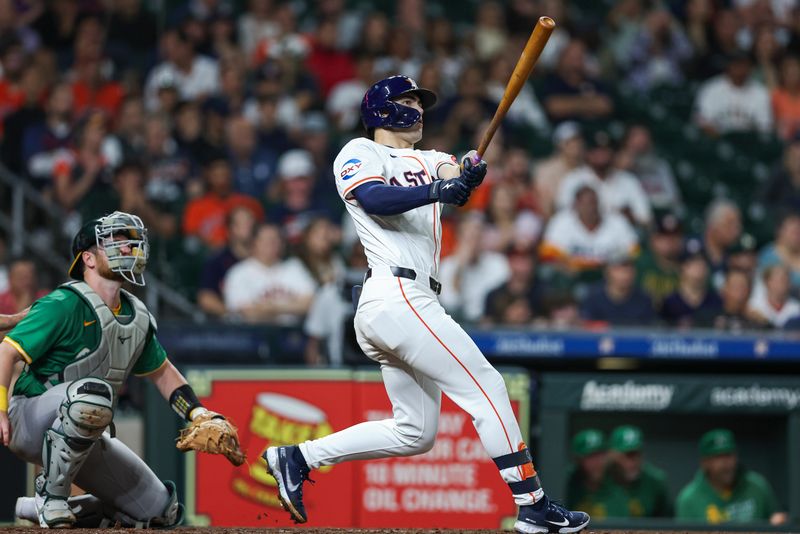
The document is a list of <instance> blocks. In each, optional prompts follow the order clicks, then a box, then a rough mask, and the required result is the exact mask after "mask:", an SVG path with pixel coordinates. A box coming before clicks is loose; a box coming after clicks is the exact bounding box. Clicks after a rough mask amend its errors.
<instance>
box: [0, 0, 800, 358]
mask: <svg viewBox="0 0 800 534" xmlns="http://www.w3.org/2000/svg"><path fill="white" fill-rule="evenodd" d="M543 14H547V15H549V16H551V17H553V18H554V19H555V20H556V22H557V24H558V25H557V28H556V30H555V32H554V34H553V36H552V38H551V40H550V42H549V44H548V45H547V48H546V49H545V51H544V54H543V56H542V58H541V60H540V62H539V64H538V65H537V67H536V69H535V73H534V77H533V79H532V80H531V81H530V83H528V84H527V85H526V86H525V87H524V89H523V91H522V92H521V94H520V96H519V97H518V98H517V100H516V101H515V103H514V105H513V106H512V107H511V110H510V112H509V114H508V117H507V120H506V121H505V124H504V125H503V128H502V129H501V130H500V131H499V132H498V135H497V136H496V137H495V139H494V141H493V144H492V145H491V147H490V150H489V151H488V152H487V154H486V155H485V156H484V159H485V160H486V161H487V162H488V169H489V171H488V176H487V179H486V180H485V182H484V184H483V185H482V186H481V188H480V189H479V190H478V191H476V193H475V194H473V196H472V198H471V200H470V202H469V203H468V204H467V205H466V206H465V207H464V208H461V209H454V210H450V211H446V212H445V214H444V236H443V244H442V262H441V269H440V272H439V278H440V281H441V282H442V284H443V292H442V295H441V302H442V304H443V305H444V306H445V307H446V308H447V310H448V311H449V312H450V313H451V314H452V315H453V316H455V317H457V318H460V319H463V320H467V321H473V322H478V323H482V324H485V325H496V324H504V325H513V326H520V327H530V326H547V327H564V328H568V327H573V326H576V325H588V326H589V327H596V328H605V327H607V326H609V325H611V326H649V325H667V326H674V327H681V328H688V327H705V328H717V329H721V330H726V331H741V330H746V329H752V328H795V327H797V326H798V322H800V302H799V301H798V300H797V297H798V292H799V291H800V2H798V0H662V1H658V0H616V1H612V0H603V1H601V0H585V1H579V0H573V1H567V0H563V1H562V0H509V1H505V2H478V1H463V2H456V1H448V0H440V1H436V2H433V1H424V0H404V1H402V2H368V1H356V0H347V1H346V0H295V1H283V0H238V1H234V0H180V1H179V0H172V1H166V2H155V1H147V0H114V1H111V0H106V1H102V0H60V1H53V2H47V1H44V0H0V119H2V122H1V123H0V124H1V125H2V126H0V136H2V137H0V139H1V140H2V141H1V144H0V155H2V161H3V164H4V165H5V166H6V167H7V168H8V169H10V170H11V171H12V172H13V173H15V174H16V175H18V176H21V177H23V178H24V179H25V180H26V181H27V182H28V183H29V184H30V185H31V186H33V187H34V188H35V189H36V190H38V191H39V192H40V193H41V194H42V195H43V196H44V198H45V199H46V200H47V202H49V203H51V205H53V206H56V207H57V208H58V209H60V210H62V211H63V213H65V214H66V218H65V219H64V223H63V225H62V226H61V227H60V228H59V229H57V230H55V231H54V230H53V229H50V228H45V227H43V226H42V225H41V224H40V223H41V221H38V220H36V218H35V217H32V218H29V219H31V220H28V221H26V223H27V224H28V226H29V230H30V231H31V234H32V235H33V236H34V238H35V239H37V241H38V242H42V243H45V244H46V243H48V242H50V243H52V244H53V245H52V246H53V247H56V246H57V245H58V244H59V243H63V242H64V237H63V236H58V235H57V233H58V231H63V232H64V233H66V234H68V235H69V234H71V233H72V232H74V231H75V230H76V229H77V228H78V227H79V224H80V221H82V220H86V219H88V218H92V217H96V216H100V215H103V214H105V213H109V212H112V211H114V210H117V209H120V210H123V211H128V212H132V213H135V214H137V215H139V216H141V217H142V219H143V220H144V221H145V223H146V224H147V226H148V227H149V229H150V237H151V242H152V250H151V259H150V264H149V270H150V272H152V273H153V274H154V275H155V276H158V277H159V279H161V280H162V281H164V282H166V283H167V284H168V285H169V286H170V287H172V288H174V289H176V290H177V291H179V292H182V293H183V294H185V295H186V296H187V297H188V298H190V299H191V300H193V301H195V302H196V303H197V306H198V307H199V308H200V309H201V310H202V311H203V312H205V313H206V314H207V315H209V316H211V317H214V318H218V319H221V320H226V321H243V322H272V323H279V324H296V325H300V324H305V328H306V331H307V333H308V334H309V335H310V336H311V338H312V344H311V346H312V347H313V348H312V349H310V350H311V351H312V353H313V354H310V355H309V358H310V360H312V361H318V360H319V359H321V358H324V357H325V354H327V357H328V358H329V359H330V358H332V356H331V354H330V351H331V350H333V349H332V347H333V346H334V345H335V343H332V342H330V341H331V339H332V337H333V338H334V339H335V338H336V337H337V336H339V337H340V336H341V335H342V324H343V321H346V319H347V315H348V313H352V311H351V310H349V304H348V302H347V301H348V295H349V289H348V285H349V284H351V283H352V282H353V281H357V280H358V278H359V276H360V274H361V273H363V272H364V270H365V269H366V265H365V259H364V255H363V251H362V250H361V249H360V245H359V244H358V240H357V238H356V236H355V233H354V230H353V228H352V225H351V223H350V222H349V220H348V219H347V217H345V216H344V210H343V204H342V202H341V200H340V199H339V198H338V196H337V194H336V190H335V187H334V184H333V179H332V175H331V173H332V171H331V164H332V161H333V157H334V156H335V154H336V153H337V151H338V149H339V148H340V147H341V146H342V145H343V144H344V143H346V142H347V141H348V140H350V139H352V138H353V137H357V136H360V135H364V133H363V130H362V128H361V125H360V117H359V107H360V103H361V98H362V96H363V94H364V92H365V91H366V89H367V88H368V87H369V85H370V84H371V83H372V82H374V81H376V80H378V79H380V78H383V77H385V76H387V75H391V74H396V73H403V74H406V75H409V76H411V77H413V78H415V79H416V80H417V82H418V83H419V85H420V86H423V87H427V88H430V89H432V90H434V91H436V92H437V93H438V94H439V102H440V104H439V105H438V106H437V107H435V108H434V109H432V110H430V111H429V112H427V113H426V116H425V133H424V137H423V143H422V144H421V145H420V146H418V148H424V149H426V148H435V149H437V150H440V151H443V152H449V153H453V154H456V155H457V156H460V155H461V154H463V153H464V152H466V151H467V150H469V149H470V148H474V147H475V145H476V144H477V140H478V138H479V136H480V134H481V133H482V131H483V128H484V127H485V125H486V124H487V122H488V120H489V119H490V118H491V116H492V114H493V112H494V110H495V108H496V105H497V103H498V102H499V100H500V98H501V97H502V94H503V90H504V87H505V84H506V81H507V80H508V78H509V75H510V73H511V70H512V69H513V66H514V64H515V61H516V58H517V57H519V54H520V51H521V50H522V47H523V46H524V43H525V42H526V40H527V38H528V35H529V33H530V30H531V28H533V26H534V23H535V21H536V20H537V18H538V17H539V16H540V15H543ZM659 94H660V95H665V97H664V98H663V99H659V98H658V97H657V96H656V95H659ZM675 95H681V96H680V97H679V98H678V97H676V96H675ZM636 102H639V103H641V105H642V106H643V108H642V109H644V110H645V111H646V112H647V113H639V112H631V109H633V108H631V106H632V105H634V104H635V103H636ZM667 102H672V104H673V105H674V107H673V108H665V107H664V105H662V104H663V103H667ZM636 109H638V108H636ZM665 109H666V112H665V111H664V110H665ZM673 109H675V110H678V109H686V110H688V111H687V115H686V118H685V120H683V119H682V118H679V117H678V116H677V115H674V114H672V111H671V110H673ZM651 112H652V113H651ZM648 113H649V114H648ZM659 113H661V115H659ZM676 113H677V112H676ZM676 120H677V125H678V131H677V135H676V136H673V137H677V139H676V140H675V143H678V144H677V145H675V144H673V145H670V146H667V145H668V144H667V143H666V142H661V140H662V139H665V135H666V134H664V133H663V131H664V128H666V127H667V126H669V125H670V124H672V123H674V122H675V121H676ZM737 136H738V139H740V140H741V139H744V146H745V148H748V147H752V146H755V144H756V140H758V143H757V144H758V146H765V147H771V148H772V149H773V151H772V152H770V156H769V157H761V156H754V158H753V159H736V158H739V157H740V156H742V157H744V156H743V155H742V154H744V153H745V152H746V150H744V149H743V150H742V152H741V153H739V151H738V149H737V148H736V145H731V144H730V143H731V142H732V141H731V140H732V139H733V140H736V139H737ZM680 143H683V144H680ZM676 146H677V147H678V148H677V149H676V148H675V147H676ZM670 147H671V148H670ZM698 147H707V148H706V149H704V150H697V152H696V153H694V154H689V152H690V151H691V150H693V149H695V150H696V149H697V148H698ZM731 147H733V148H731ZM720 158H727V159H725V161H729V162H732V164H733V166H731V167H730V168H726V169H725V170H722V167H720V166H719V165H718V162H719V161H723V159H720ZM759 168H760V169H762V172H758V170H759ZM703 169H705V170H703ZM763 169H766V170H765V171H764V170H763ZM701 171H702V172H704V173H705V174H703V175H700V174H698V173H700V172H701ZM709 177H710V183H709V184H707V185H708V187H705V186H703V184H704V183H705V182H704V180H706V181H708V179H709ZM734 178H736V180H738V181H737V182H731V181H730V180H733V179H734ZM703 187H705V189H703ZM7 192H8V191H7V190H2V189H0V204H2V205H3V208H4V209H6V208H7V207H8V206H9V205H10V201H9V200H8V198H9V195H8V194H6V193H7ZM3 197H5V198H3ZM755 208H758V209H755ZM756 223H758V224H756ZM6 238H7V236H6ZM48 240H49V241H48ZM3 245H4V243H3V239H2V236H0V255H4V256H5V266H4V267H3V268H2V269H0V312H10V311H15V310H16V309H18V308H20V307H24V306H27V305H28V304H29V303H30V302H31V301H32V299H34V298H36V296H37V295H38V294H39V291H40V289H41V287H39V283H38V282H37V280H36V272H35V266H34V264H33V263H32V261H31V258H30V257H25V258H16V257H8V256H9V255H8V254H3V251H4V249H5V247H4V246H3ZM65 269H66V267H65ZM326 343H328V345H330V347H328V348H326ZM340 356H341V355H339V357H340Z"/></svg>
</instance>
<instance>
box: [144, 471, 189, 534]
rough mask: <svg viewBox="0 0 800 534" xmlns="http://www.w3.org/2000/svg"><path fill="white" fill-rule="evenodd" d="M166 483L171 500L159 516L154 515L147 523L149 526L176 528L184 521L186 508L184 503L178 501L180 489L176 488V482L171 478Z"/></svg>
mask: <svg viewBox="0 0 800 534" xmlns="http://www.w3.org/2000/svg"><path fill="white" fill-rule="evenodd" d="M164 485H165V486H166V487H167V492H168V493H169V502H168V503H167V506H166V507H165V508H164V512H163V513H162V514H161V515H160V516H159V517H154V518H152V519H151V520H150V521H149V524H148V525H147V526H148V527H149V528H175V527H177V526H178V525H180V524H181V523H183V516H184V509H183V505H182V504H181V503H179V502H178V491H177V489H176V488H175V483H174V482H173V481H171V480H165V481H164Z"/></svg>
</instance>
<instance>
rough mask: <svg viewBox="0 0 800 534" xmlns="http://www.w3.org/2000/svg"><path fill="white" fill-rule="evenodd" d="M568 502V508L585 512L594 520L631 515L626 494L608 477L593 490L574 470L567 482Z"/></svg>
mask: <svg viewBox="0 0 800 534" xmlns="http://www.w3.org/2000/svg"><path fill="white" fill-rule="evenodd" d="M566 501H567V502H566V504H567V508H569V509H570V510H581V511H584V512H586V513H587V514H589V515H590V516H591V517H592V518H593V519H605V518H606V517H628V515H629V513H628V499H627V497H626V495H625V492H624V491H623V489H622V488H621V487H620V486H619V485H617V483H616V482H614V481H613V480H611V478H610V477H608V476H605V477H603V481H602V482H601V483H600V486H599V487H598V488H597V489H595V490H591V489H589V488H587V487H586V484H584V480H583V476H582V475H581V474H580V473H579V472H578V471H577V470H574V469H573V471H572V473H571V474H570V475H569V479H568V481H567V499H566Z"/></svg>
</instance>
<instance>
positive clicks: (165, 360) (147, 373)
mask: <svg viewBox="0 0 800 534" xmlns="http://www.w3.org/2000/svg"><path fill="white" fill-rule="evenodd" d="M168 363H169V358H164V361H163V362H162V363H161V365H159V366H158V367H156V368H155V369H153V370H152V371H147V372H146V373H142V374H136V373H134V376H149V375H152V374H153V373H155V372H157V371H160V370H161V368H162V367H164V366H165V365H167V364H168Z"/></svg>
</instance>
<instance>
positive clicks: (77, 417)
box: [59, 377, 114, 441]
mask: <svg viewBox="0 0 800 534" xmlns="http://www.w3.org/2000/svg"><path fill="white" fill-rule="evenodd" d="M59 415H60V416H61V427H62V430H63V432H64V434H65V435H67V436H69V437H73V438H85V439H90V440H92V441H94V440H96V439H98V438H99V437H100V436H101V435H102V434H103V431H104V430H105V429H106V427H108V425H110V424H111V420H112V419H113V418H114V388H112V387H111V384H109V383H108V382H106V381H105V380H102V379H100V378H94V377H90V378H81V379H80V380H76V381H74V382H73V383H71V384H70V385H69V387H67V398H66V400H65V401H64V402H63V403H62V404H61V407H60V409H59Z"/></svg>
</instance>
